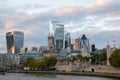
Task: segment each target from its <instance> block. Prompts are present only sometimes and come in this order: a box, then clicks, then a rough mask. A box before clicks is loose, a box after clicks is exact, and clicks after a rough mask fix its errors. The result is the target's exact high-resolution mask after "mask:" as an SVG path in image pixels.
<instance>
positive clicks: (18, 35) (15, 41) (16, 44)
mask: <svg viewBox="0 0 120 80" xmlns="http://www.w3.org/2000/svg"><path fill="white" fill-rule="evenodd" d="M6 42H7V52H8V53H9V54H18V53H20V49H21V48H22V47H23V44H24V33H23V32H21V31H13V32H8V33H6Z"/></svg>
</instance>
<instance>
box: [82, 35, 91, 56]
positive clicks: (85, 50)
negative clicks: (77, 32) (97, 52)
mask: <svg viewBox="0 0 120 80" xmlns="http://www.w3.org/2000/svg"><path fill="white" fill-rule="evenodd" d="M80 41H81V42H80V43H81V53H82V56H90V52H91V44H90V40H89V39H87V37H86V36H85V35H84V34H83V36H82V37H81V40H80Z"/></svg>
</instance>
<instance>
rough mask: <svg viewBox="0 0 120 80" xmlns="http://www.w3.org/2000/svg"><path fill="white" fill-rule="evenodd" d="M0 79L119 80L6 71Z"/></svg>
mask: <svg viewBox="0 0 120 80" xmlns="http://www.w3.org/2000/svg"><path fill="white" fill-rule="evenodd" d="M0 80H119V79H112V78H102V77H90V76H75V75H55V74H25V73H6V75H0Z"/></svg>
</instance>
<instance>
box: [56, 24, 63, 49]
mask: <svg viewBox="0 0 120 80" xmlns="http://www.w3.org/2000/svg"><path fill="white" fill-rule="evenodd" d="M54 42H55V43H54V45H55V49H57V50H61V49H62V48H65V36H64V25H59V27H58V28H56V30H55V36H54Z"/></svg>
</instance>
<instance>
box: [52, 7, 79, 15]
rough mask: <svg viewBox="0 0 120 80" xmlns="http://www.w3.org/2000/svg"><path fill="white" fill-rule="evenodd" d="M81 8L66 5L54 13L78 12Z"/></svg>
mask: <svg viewBox="0 0 120 80" xmlns="http://www.w3.org/2000/svg"><path fill="white" fill-rule="evenodd" d="M79 9H80V6H66V7H62V8H58V9H56V10H55V11H54V14H55V15H57V16H64V15H70V14H74V13H76V12H77V11H78V10H79Z"/></svg>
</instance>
